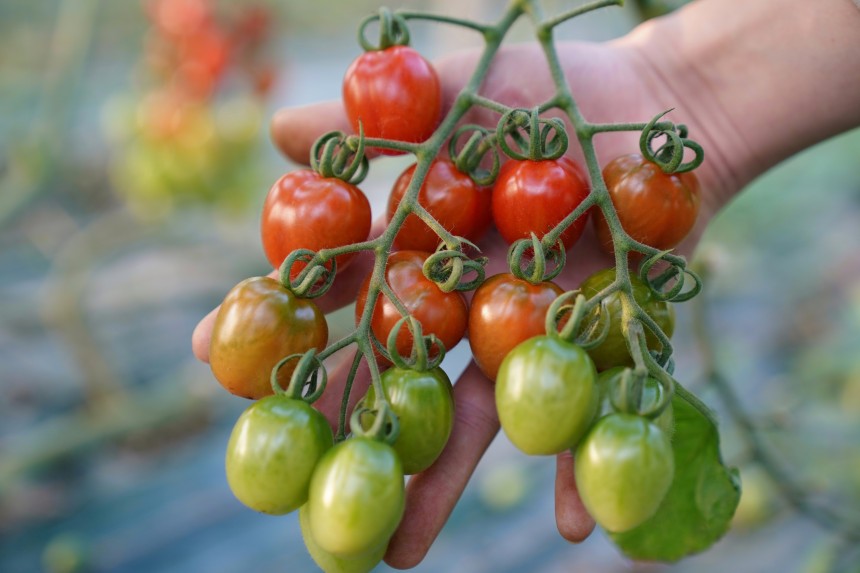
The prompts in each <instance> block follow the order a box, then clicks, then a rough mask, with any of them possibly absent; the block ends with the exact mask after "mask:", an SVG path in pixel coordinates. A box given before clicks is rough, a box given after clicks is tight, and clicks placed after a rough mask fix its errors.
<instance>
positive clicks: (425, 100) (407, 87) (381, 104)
mask: <svg viewBox="0 0 860 573" xmlns="http://www.w3.org/2000/svg"><path fill="white" fill-rule="evenodd" d="M441 102H442V90H441V86H440V84H439V78H438V76H437V75H436V70H434V69H433V66H432V65H431V64H430V62H428V61H427V60H426V59H424V57H423V56H421V54H419V53H418V52H416V51H415V50H413V49H412V48H410V47H408V46H392V47H390V48H386V49H385V50H376V51H370V52H365V53H364V54H362V55H360V56H359V57H358V58H356V59H355V61H353V62H352V64H351V65H350V66H349V69H348V70H347V71H346V76H345V77H344V78H343V103H344V107H345V108H346V114H347V116H348V117H349V121H350V123H351V124H352V128H353V129H354V130H355V132H356V133H358V123H359V121H361V124H362V126H363V127H364V134H365V135H366V136H367V137H378V138H385V139H394V140H398V141H407V142H411V143H418V142H421V141H424V140H425V139H427V138H428V137H430V136H431V135H432V134H433V131H434V130H435V129H436V126H437V125H438V123H439V114H440V110H441Z"/></svg>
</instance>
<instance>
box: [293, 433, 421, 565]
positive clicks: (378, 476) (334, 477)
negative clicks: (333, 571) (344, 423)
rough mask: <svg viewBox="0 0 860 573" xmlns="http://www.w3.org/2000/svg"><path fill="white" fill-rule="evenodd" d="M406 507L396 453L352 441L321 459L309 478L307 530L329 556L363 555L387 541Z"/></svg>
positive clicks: (382, 445)
mask: <svg viewBox="0 0 860 573" xmlns="http://www.w3.org/2000/svg"><path fill="white" fill-rule="evenodd" d="M404 503H405V495H404V487H403V466H402V465H401V463H400V458H398V457H397V454H396V453H395V452H394V449H393V448H392V447H391V446H389V445H388V444H385V443H383V442H378V441H375V440H372V439H369V438H361V437H359V438H350V439H348V440H346V441H344V442H341V443H339V444H337V445H336V446H335V447H333V448H332V449H330V450H329V451H328V452H327V453H326V454H325V455H324V456H323V458H322V460H320V463H319V465H318V466H317V469H316V470H315V471H314V475H313V477H312V478H311V488H310V495H309V496H308V512H309V516H310V532H311V535H312V536H313V539H314V541H315V542H316V544H317V545H319V546H320V548H322V549H323V551H325V552H327V553H331V554H333V555H335V556H337V557H350V558H352V557H359V556H364V555H367V554H369V553H371V552H375V551H378V550H379V548H380V547H382V546H384V545H386V544H387V543H388V540H389V539H390V538H391V535H392V534H393V533H394V530H395V529H397V525H398V524H399V523H400V519H401V517H403V507H404Z"/></svg>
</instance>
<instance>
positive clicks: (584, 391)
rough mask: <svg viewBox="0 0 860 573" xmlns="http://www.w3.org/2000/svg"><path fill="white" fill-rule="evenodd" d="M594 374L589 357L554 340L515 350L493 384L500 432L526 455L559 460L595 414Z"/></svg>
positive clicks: (533, 342)
mask: <svg viewBox="0 0 860 573" xmlns="http://www.w3.org/2000/svg"><path fill="white" fill-rule="evenodd" d="M598 399H599V391H598V389H597V372H596V371H595V370H594V364H593V363H592V362H591V359H590V358H589V357H588V354H586V352H585V351H584V350H583V349H582V348H580V347H579V346H577V345H575V344H571V343H569V342H565V341H563V340H561V339H560V338H557V337H555V336H535V337H533V338H529V339H528V340H526V341H525V342H523V343H521V344H520V345H519V346H517V347H516V348H514V349H513V350H512V351H511V352H510V353H509V354H508V355H507V357H506V358H505V359H504V360H503V361H502V364H501V366H500V367H499V375H498V377H497V378H496V409H497V410H498V412H499V421H500V422H501V425H502V429H504V431H505V434H506V435H507V436H508V439H510V441H511V443H513V444H514V445H515V446H516V447H517V448H519V449H520V450H521V451H523V452H524V453H526V454H530V455H549V454H558V453H560V452H563V451H564V450H567V449H570V448H572V447H574V446H576V444H577V443H578V442H579V440H580V439H581V438H582V436H583V435H584V434H585V432H586V431H587V430H588V428H589V426H590V425H591V423H592V422H593V421H594V417H595V415H596V414H597V408H598Z"/></svg>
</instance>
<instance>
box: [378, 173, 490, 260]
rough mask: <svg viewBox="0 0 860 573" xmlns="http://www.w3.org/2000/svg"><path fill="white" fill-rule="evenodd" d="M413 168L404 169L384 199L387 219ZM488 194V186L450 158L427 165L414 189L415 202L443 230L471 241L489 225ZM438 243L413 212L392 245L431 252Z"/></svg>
mask: <svg viewBox="0 0 860 573" xmlns="http://www.w3.org/2000/svg"><path fill="white" fill-rule="evenodd" d="M415 167H416V166H415V165H413V166H412V167H409V168H408V169H406V171H404V172H403V173H402V174H401V175H400V177H398V178H397V181H395V183H394V188H393V189H392V191H391V196H390V197H389V198H388V214H387V216H388V221H389V222H390V221H391V218H392V217H393V216H394V212H395V211H396V210H397V206H398V205H399V204H400V200H401V199H402V198H403V196H404V195H405V194H406V190H407V189H408V187H409V182H410V181H411V180H412V175H413V173H415ZM490 197H491V191H490V189H489V188H487V187H482V186H480V185H478V184H477V183H475V182H474V181H472V178H471V177H469V176H468V175H467V174H465V173H463V172H462V171H460V170H459V169H457V168H456V167H455V166H454V162H453V161H451V160H450V159H437V160H435V161H434V162H433V163H432V164H431V165H430V171H429V172H428V173H427V177H426V178H425V179H424V183H423V184H422V185H421V190H420V191H419V192H418V202H419V203H420V204H421V205H422V206H423V207H424V208H425V209H427V211H428V212H429V213H430V214H431V215H433V216H434V217H436V220H438V221H439V222H440V223H441V224H442V226H443V227H445V229H447V230H448V231H450V232H451V233H453V234H454V235H458V236H460V237H464V238H466V239H468V240H470V241H472V242H477V241H478V240H479V239H480V238H481V237H482V236H483V235H484V233H485V232H486V230H487V228H488V227H489V226H490ZM438 245H439V237H438V236H437V235H436V233H435V232H434V231H433V230H432V229H431V228H430V227H428V226H427V224H426V223H425V222H424V221H422V220H421V219H419V218H418V217H416V216H415V215H409V216H408V217H407V218H406V220H405V221H404V222H403V226H402V227H401V228H400V231H399V232H398V233H397V237H395V239H394V246H396V247H397V248H398V249H414V250H418V251H430V252H432V251H435V250H436V247H437V246H438Z"/></svg>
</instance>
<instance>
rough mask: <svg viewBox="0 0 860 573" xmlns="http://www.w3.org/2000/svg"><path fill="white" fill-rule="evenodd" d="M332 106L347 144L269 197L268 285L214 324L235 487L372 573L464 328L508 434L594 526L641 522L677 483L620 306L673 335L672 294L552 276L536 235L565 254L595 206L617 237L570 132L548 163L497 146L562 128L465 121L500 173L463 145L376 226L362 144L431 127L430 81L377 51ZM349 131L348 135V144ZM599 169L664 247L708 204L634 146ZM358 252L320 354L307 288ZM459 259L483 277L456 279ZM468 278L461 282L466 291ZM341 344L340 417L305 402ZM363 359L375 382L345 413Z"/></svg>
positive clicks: (627, 218) (240, 295)
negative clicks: (570, 283) (348, 359)
mask: <svg viewBox="0 0 860 573" xmlns="http://www.w3.org/2000/svg"><path fill="white" fill-rule="evenodd" d="M343 97H344V104H345V108H346V111H347V114H348V116H349V117H350V120H351V121H352V123H353V127H354V129H355V132H356V133H358V134H360V137H359V138H356V137H354V136H353V137H352V138H345V137H340V139H338V137H337V136H335V137H330V136H325V137H324V138H323V139H322V140H321V141H320V143H319V144H318V145H317V146H316V147H315V150H314V152H313V153H312V158H311V159H312V161H311V163H312V168H311V169H305V170H299V171H293V172H290V173H287V174H286V175H284V176H283V177H282V178H281V179H280V180H278V181H277V182H276V183H275V185H274V186H273V187H272V189H271V190H270V192H269V195H268V196H267V198H266V201H265V205H264V209H263V215H262V242H263V247H264V250H265V252H266V255H267V257H268V259H269V261H270V262H271V264H272V265H273V267H274V268H276V269H279V271H280V274H279V278H277V279H275V278H270V277H257V278H252V279H248V280H246V281H244V282H242V283H240V284H239V285H237V286H236V287H234V288H233V289H232V290H231V291H230V293H229V294H228V295H227V297H226V299H225V300H224V302H223V304H222V305H221V308H220V310H219V312H218V315H217V318H216V321H215V325H214V328H213V333H212V338H211V345H210V361H211V366H212V370H213V373H214V375H215V377H216V378H217V379H218V380H219V382H220V383H221V384H222V385H223V386H224V387H225V388H226V389H228V390H229V391H230V392H232V393H234V394H236V395H239V396H243V397H246V398H250V399H254V400H256V402H255V403H253V404H252V405H251V406H250V407H249V408H248V409H247V410H246V411H245V412H244V413H243V414H242V416H241V417H240V419H239V420H238V422H237V423H236V426H235V428H234V430H233V433H232V435H231V437H230V441H229V444H228V447H227V458H226V470H227V478H228V482H229V484H230V487H231V488H232V490H233V492H234V494H235V495H236V497H237V498H238V499H239V500H240V501H242V502H243V503H244V504H246V505H247V506H248V507H250V508H252V509H255V510H257V511H261V512H265V513H270V514H285V513H289V512H292V511H295V510H297V509H298V510H299V516H300V523H301V528H302V531H303V535H304V539H305V542H306V545H307V547H308V550H309V551H310V553H311V555H312V556H313V558H314V559H315V560H316V562H317V563H318V564H319V565H320V566H321V567H322V568H323V569H324V570H325V571H327V572H329V573H331V572H341V573H343V572H347V571H348V572H357V571H368V570H370V569H371V568H372V567H374V566H375V564H376V563H378V562H379V561H380V560H381V559H382V556H383V554H384V553H385V551H386V547H387V545H388V542H389V540H390V538H391V536H392V535H393V533H394V532H395V530H396V528H397V526H398V524H399V522H400V520H401V518H402V515H403V511H404V503H405V497H404V476H405V475H409V474H415V473H420V472H422V471H424V470H426V469H427V468H428V467H430V466H431V465H432V464H433V463H434V462H435V461H436V460H437V459H438V457H439V456H440V455H443V452H444V449H445V445H446V443H447V441H448V439H449V436H450V434H451V431H452V427H453V420H454V408H455V405H454V400H453V392H452V385H451V382H450V380H449V378H448V376H447V375H446V374H445V372H444V371H443V370H442V369H441V368H440V366H439V364H440V362H441V359H442V356H443V355H444V349H446V348H451V347H453V346H454V345H455V344H457V343H458V342H459V341H460V340H461V339H462V338H464V337H466V336H467V337H468V341H469V345H470V347H471V351H472V355H473V357H474V361H475V363H476V364H477V366H478V367H479V368H480V370H481V371H482V372H483V374H484V375H485V376H486V377H487V378H488V379H490V380H493V381H494V382H495V392H496V406H497V410H498V415H499V420H500V422H501V426H502V428H503V429H504V432H505V434H506V435H507V437H508V438H509V439H510V441H511V442H512V443H513V444H514V445H515V446H516V447H518V448H519V449H520V450H522V451H523V452H525V453H526V454H531V455H551V454H558V453H560V452H564V451H566V450H574V452H575V458H576V464H575V479H576V485H577V488H578V490H579V493H580V496H581V497H582V500H583V502H584V503H585V506H586V508H587V509H588V511H589V512H590V513H591V514H592V515H593V517H594V518H595V520H596V521H597V522H598V523H599V524H600V525H602V526H603V527H604V528H606V529H607V530H609V531H613V532H620V531H627V530H630V529H632V528H634V527H636V526H638V525H639V524H641V523H642V522H644V521H645V520H647V519H648V518H649V517H651V516H652V515H653V514H654V513H655V511H656V510H657V508H658V506H659V505H660V503H661V501H662V500H663V497H664V496H665V494H666V492H667V490H668V489H669V486H670V484H671V483H672V479H673V474H674V461H673V454H672V448H671V438H672V432H673V420H672V409H671V404H670V403H669V401H668V395H667V392H670V391H671V390H668V389H667V387H666V385H665V384H663V383H661V382H660V381H658V380H657V379H655V378H653V377H651V376H650V375H649V374H648V372H647V370H645V369H644V368H643V367H642V361H641V360H639V361H637V360H634V358H633V353H632V352H631V345H630V343H629V339H630V337H631V336H632V337H634V338H635V337H636V336H637V335H636V334H635V333H634V334H631V333H630V332H629V331H628V330H629V328H628V326H626V325H627V324H629V323H630V320H629V314H630V309H629V305H630V304H632V302H630V301H627V302H625V301H624V300H623V298H624V296H627V297H628V298H630V299H632V300H633V301H635V305H637V308H638V309H640V310H641V311H643V312H644V313H645V315H646V316H647V321H648V323H649V324H651V325H655V326H656V328H658V329H659V330H660V331H661V332H662V333H663V335H665V337H668V336H671V334H672V330H673V327H674V314H673V310H672V307H671V303H670V302H668V301H667V300H666V297H661V296H658V294H657V292H655V289H654V288H653V286H652V285H651V284H650V283H649V282H647V281H643V280H642V279H640V278H639V277H637V276H635V275H631V274H629V273H626V274H625V276H624V278H623V280H620V279H619V278H618V277H617V275H616V270H615V269H607V270H604V271H600V272H598V273H595V274H594V275H592V276H590V277H588V278H587V279H586V280H585V281H584V282H583V283H582V284H581V285H580V286H579V288H578V289H577V290H575V291H571V292H568V293H565V292H563V290H562V289H561V288H560V287H559V286H558V285H556V284H555V283H554V282H553V281H552V278H553V277H554V276H556V275H557V272H561V267H562V266H563V262H562V263H561V264H559V265H558V269H557V272H556V273H555V274H552V273H549V272H544V269H543V266H544V264H545V263H546V262H547V261H546V260H545V259H546V257H544V255H543V254H540V253H539V252H538V251H541V249H542V248H543V247H542V245H541V243H540V241H539V238H541V237H545V236H547V234H549V233H551V232H554V233H555V235H554V237H555V239H556V240H554V243H555V245H554V246H553V245H551V246H550V249H548V251H550V252H552V253H555V255H554V256H557V257H561V258H562V259H561V260H562V261H563V256H564V251H565V250H566V249H570V248H571V247H572V246H573V245H574V244H575V243H576V242H577V241H578V239H579V237H580V235H581V234H582V232H583V230H584V228H585V226H586V224H587V222H588V219H589V218H591V219H592V220H593V222H594V225H595V228H596V231H597V235H598V237H599V238H600V240H601V243H602V245H603V246H604V247H605V248H606V249H607V250H609V251H611V249H612V248H613V237H612V233H611V232H610V231H609V226H608V225H607V223H606V221H605V220H604V218H603V214H602V213H601V212H600V211H599V210H598V209H597V208H594V207H593V204H592V205H590V204H589V203H588V202H587V201H589V197H590V193H591V189H590V186H589V183H588V178H587V177H586V175H585V173H584V171H583V169H582V168H581V167H580V166H579V165H578V164H577V163H576V162H575V161H573V160H571V159H570V158H568V157H566V156H565V155H564V152H565V149H566V143H565V144H564V145H560V144H555V145H553V144H548V145H545V148H546V149H545V150H544V151H545V153H543V155H542V156H541V157H539V158H535V157H532V156H526V155H525V154H524V153H520V152H517V151H516V150H514V149H512V144H511V143H510V141H508V143H503V141H504V140H505V139H510V138H509V137H508V132H507V131H505V130H507V129H509V127H504V126H505V125H508V126H510V125H513V124H516V126H517V127H520V128H525V130H526V132H528V133H529V134H530V137H537V138H540V139H542V141H543V143H544V144H547V141H552V138H551V137H548V136H547V130H548V129H549V130H562V131H563V129H564V127H563V126H559V125H558V124H557V123H552V121H544V120H543V119H541V118H539V117H538V113H537V111H535V112H534V113H533V115H530V112H529V111H528V110H512V112H511V113H509V114H506V115H507V117H503V118H502V120H501V121H500V126H501V127H500V128H499V131H498V132H497V133H491V132H487V131H483V132H480V130H476V133H477V134H478V139H477V140H473V143H474V142H476V141H477V142H478V143H476V144H475V145H471V148H472V149H473V150H475V149H481V150H482V153H484V154H486V152H487V148H488V147H495V145H498V146H499V147H501V148H502V149H503V151H504V153H505V155H506V156H507V157H506V160H505V161H504V162H503V163H502V162H498V163H501V165H497V167H499V168H497V169H493V170H490V171H486V170H482V169H481V168H480V165H481V161H480V158H479V159H478V160H475V159H474V158H470V157H468V156H465V154H461V153H458V152H457V149H456V146H454V145H451V146H450V148H449V153H448V156H443V154H439V155H438V156H437V157H435V158H434V159H433V160H432V162H430V161H419V162H418V163H417V164H416V165H413V166H412V167H410V168H408V169H407V170H406V171H405V172H404V173H403V174H402V175H401V176H400V177H399V178H398V180H397V181H396V183H395V184H394V187H393V189H392V193H391V196H390V201H389V204H388V211H387V218H388V222H389V231H386V232H383V234H382V235H381V236H379V237H370V236H369V235H370V227H371V221H370V220H371V215H370V207H369V203H368V201H367V198H366V197H365V196H364V194H363V192H362V191H361V190H360V189H359V188H358V186H357V183H358V182H359V181H360V179H361V176H362V174H363V172H365V171H366V162H364V159H363V156H362V157H358V158H356V157H357V156H361V155H362V150H363V146H364V145H367V146H373V147H377V148H378V149H380V150H381V151H382V152H383V153H385V152H390V153H391V152H398V151H403V147H404V146H403V145H401V144H404V143H405V144H406V147H407V149H408V146H409V145H416V146H417V145H420V144H421V143H422V142H425V141H427V140H428V138H433V137H436V135H435V134H437V133H438V132H437V129H439V127H438V126H439V122H440V115H441V109H442V96H441V91H440V84H439V80H438V77H437V75H436V72H435V71H434V69H433V67H432V65H431V64H430V63H429V62H428V61H427V60H425V59H424V58H423V57H422V56H421V55H420V54H418V53H417V52H416V51H415V50H413V49H412V48H410V47H408V46H407V45H402V44H400V43H396V42H395V43H393V44H392V45H382V43H381V45H380V46H376V47H375V49H370V50H368V51H367V52H366V53H365V54H363V55H362V56H360V57H359V58H358V59H356V60H355V62H353V64H352V65H351V66H350V68H349V70H348V71H347V74H346V77H345V79H344V87H343ZM518 118H519V119H518ZM520 120H522V121H520ZM517 121H519V123H517ZM529 122H531V123H529ZM547 126H549V127H547ZM493 137H495V138H496V139H495V140H494V139H493ZM356 140H358V141H359V144H358V148H356V147H355V146H354V145H353V146H352V147H350V142H355V141H356ZM431 140H432V139H431ZM513 140H514V143H516V141H515V140H516V138H515V137H514V138H513ZM493 141H495V143H492V142H493ZM391 142H394V143H393V144H392V143H391ZM487 142H490V144H489V145H488V144H487ZM466 147H469V144H467V145H466ZM537 147H540V145H538V146H537ZM350 154H352V155H350ZM497 157H498V156H497ZM603 177H604V180H605V182H606V185H607V188H608V190H609V193H610V196H611V198H612V202H613V205H614V207H615V211H616V213H617V215H618V218H619V220H620V222H621V224H622V226H623V228H624V230H625V232H626V233H627V234H628V235H629V236H630V237H632V238H633V239H634V240H636V241H639V242H641V243H643V244H646V245H649V246H651V247H653V248H655V249H660V250H661V251H662V250H668V249H671V248H672V247H674V246H675V245H676V244H677V243H678V242H679V241H680V240H681V239H683V237H684V236H685V235H686V234H687V233H688V232H689V230H690V229H691V227H692V225H693V222H694V221H695V218H696V214H697V212H698V205H699V187H698V182H697V181H696V178H695V176H694V175H692V174H691V173H683V174H667V173H664V171H663V170H662V169H661V168H660V166H659V165H658V164H656V163H654V162H653V161H651V160H649V159H648V158H645V157H643V156H642V155H639V154H630V155H626V156H623V157H619V158H617V159H615V160H613V161H611V162H610V163H608V164H607V165H606V167H605V168H604V173H603ZM416 200H417V201H416ZM416 203H417V206H416ZM577 210H579V214H578V215H577V216H576V217H573V218H571V214H573V213H575V212H577ZM565 221H566V223H565V225H566V226H565V225H562V223H563V222H565ZM491 226H492V227H494V228H495V229H496V230H497V232H498V233H499V235H500V236H501V238H502V239H504V240H505V241H507V242H508V243H509V244H511V245H512V246H511V251H510V253H514V254H515V255H510V254H509V266H510V269H511V272H508V273H502V274H497V275H494V276H491V277H488V278H486V279H485V278H484V275H483V273H482V266H481V265H480V264H476V263H475V260H473V259H471V258H470V257H469V255H468V253H470V252H474V251H475V248H474V243H476V242H478V241H479V240H481V238H482V237H483V236H484V234H485V233H486V232H487V231H488V230H489V228H490V227H491ZM562 227H564V228H562ZM386 247H393V252H388V251H386V250H385V248H386ZM362 250H365V251H370V252H373V253H374V254H375V256H376V259H375V261H376V265H375V267H374V271H373V272H372V273H371V274H370V275H369V276H368V277H367V278H366V280H365V281H364V283H363V285H362V286H361V288H360V289H359V291H358V297H357V301H356V307H355V316H356V330H355V331H354V332H353V333H352V334H350V335H349V336H347V337H346V338H345V339H344V340H343V341H340V342H336V343H334V344H332V345H328V327H327V324H326V320H325V316H324V314H323V313H322V311H321V310H320V308H319V307H318V306H317V305H316V303H315V302H314V301H313V300H312V297H313V296H316V295H318V294H320V293H322V292H324V291H325V290H326V289H327V288H328V287H329V286H331V285H332V283H333V282H335V277H336V275H337V273H338V272H339V271H342V270H343V269H344V268H346V267H348V266H349V265H350V264H351V262H352V261H353V260H354V256H355V254H356V253H357V252H359V251H362ZM542 257H543V258H542ZM539 259H540V261H539ZM458 265H459V268H460V271H461V272H462V269H463V267H464V266H465V267H467V268H468V269H471V270H473V271H475V272H476V274H477V278H476V279H474V280H472V281H467V282H463V281H462V280H461V276H454V275H455V272H454V271H455V270H456V269H457V268H458ZM469 265H471V266H469ZM523 267H525V270H523ZM536 269H537V270H536ZM646 275H647V273H646ZM452 276H454V278H453V280H452V279H451V277H452ZM646 278H647V277H646ZM336 286H337V285H336V283H335V287H336ZM463 291H474V292H473V294H472V297H471V300H470V301H467V299H466V297H465V296H464V295H463ZM665 339H666V338H664V340H665ZM640 340H641V342H642V346H643V348H642V352H644V353H648V352H649V351H650V352H653V353H659V352H660V351H661V346H662V345H661V342H660V340H661V339H660V337H659V336H657V335H656V333H655V332H654V326H649V327H648V328H647V329H643V331H642V333H641V337H640ZM353 344H355V345H356V346H357V351H358V353H357V358H356V361H355V362H354V363H353V369H352V371H351V373H350V375H349V377H348V382H347V384H346V386H345V388H344V396H343V397H340V398H339V401H340V402H342V404H343V405H342V407H341V413H340V418H339V419H336V418H335V417H332V418H331V419H328V418H326V416H325V415H324V414H323V413H321V412H320V411H319V410H317V409H315V408H313V407H311V405H310V403H312V402H313V401H314V400H316V399H317V398H319V397H320V396H321V395H322V394H323V393H324V392H325V385H326V374H325V368H324V366H323V365H322V360H323V359H325V358H327V357H328V356H330V355H331V354H332V353H333V352H334V351H336V350H340V349H343V348H346V347H347V346H350V345H353ZM362 359H363V360H365V361H367V362H368V366H369V367H370V370H371V375H372V376H371V377H372V378H373V384H372V385H371V386H370V388H369V389H368V390H367V392H366V394H365V395H364V396H363V397H362V398H361V400H360V401H359V402H358V405H357V406H356V407H355V408H354V409H353V412H352V415H351V417H350V418H349V424H346V406H347V404H348V403H349V398H350V396H349V394H350V391H351V381H352V379H353V378H354V377H355V373H356V370H357V368H358V361H359V360H362ZM333 426H334V427H335V428H337V434H335V432H334V431H333V430H332V427H333ZM347 426H348V427H347ZM347 433H349V435H347Z"/></svg>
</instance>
